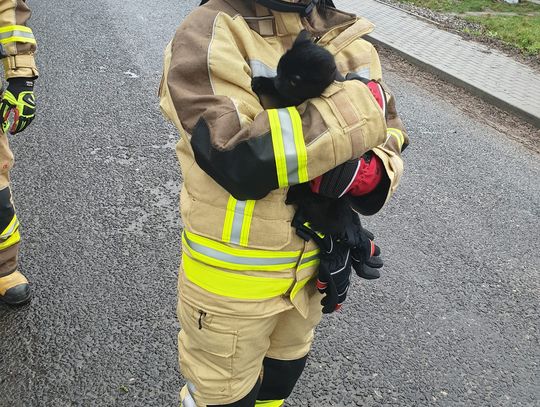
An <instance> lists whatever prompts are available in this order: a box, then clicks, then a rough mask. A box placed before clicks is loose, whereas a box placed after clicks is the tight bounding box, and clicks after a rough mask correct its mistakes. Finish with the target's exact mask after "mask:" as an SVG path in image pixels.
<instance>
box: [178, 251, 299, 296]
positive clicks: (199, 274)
mask: <svg viewBox="0 0 540 407" xmlns="http://www.w3.org/2000/svg"><path fill="white" fill-rule="evenodd" d="M182 268H183V270H184V273H185V275H186V277H187V279H188V280H189V281H191V282H192V283H193V284H195V285H197V286H199V287H201V288H203V289H204V290H206V291H209V292H211V293H213V294H217V295H221V296H224V297H231V298H238V299H245V300H263V299H267V298H273V297H278V296H280V295H282V294H285V293H286V292H287V290H288V289H289V287H290V286H291V284H292V283H293V281H294V280H293V279H292V278H270V277H254V276H246V275H242V274H235V273H231V272H227V271H221V270H218V269H216V268H214V267H212V266H209V265H206V264H202V263H199V262H198V261H196V260H194V259H192V258H191V257H189V256H187V255H186V254H185V253H182Z"/></svg>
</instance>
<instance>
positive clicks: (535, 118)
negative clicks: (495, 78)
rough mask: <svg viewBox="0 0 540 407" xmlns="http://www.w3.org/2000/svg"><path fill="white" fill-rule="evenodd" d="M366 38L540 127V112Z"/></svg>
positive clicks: (383, 43) (381, 42) (395, 48)
mask: <svg viewBox="0 0 540 407" xmlns="http://www.w3.org/2000/svg"><path fill="white" fill-rule="evenodd" d="M364 38H365V39H366V40H368V41H369V42H371V43H373V44H377V45H381V46H384V47H386V48H389V49H391V50H392V51H394V52H395V53H396V54H398V55H399V56H401V57H403V58H404V59H406V60H407V61H409V62H411V63H412V64H414V65H417V66H418V67H420V68H421V69H423V70H426V71H428V72H431V73H433V74H435V75H436V76H438V77H439V78H441V79H443V80H445V81H446V82H449V83H451V84H453V85H456V86H459V87H461V88H464V89H466V90H467V91H469V92H471V93H472V94H473V95H475V96H478V97H480V98H482V99H483V100H485V101H487V102H489V103H491V104H492V105H495V106H497V107H499V108H501V109H503V110H505V111H507V112H510V113H513V114H515V115H517V116H519V117H520V118H522V119H524V120H525V121H527V122H528V123H530V124H532V125H533V126H535V127H537V128H539V129H540V112H538V115H535V114H532V113H530V112H528V111H526V110H523V109H521V108H520V107H518V106H515V105H513V104H511V103H509V102H507V101H505V100H504V99H501V98H500V97H497V96H495V95H492V94H491V93H489V92H486V91H484V90H482V89H480V88H479V87H477V86H475V85H474V84H472V83H469V82H465V81H463V80H461V79H459V78H457V77H455V76H454V75H452V74H450V73H448V72H446V71H445V70H444V69H441V68H438V67H436V66H434V65H432V64H429V63H427V62H425V61H422V60H421V59H419V58H416V57H415V56H414V55H411V54H409V53H407V52H404V51H402V50H400V49H399V48H397V47H395V46H393V45H391V44H388V43H387V42H384V41H381V40H378V39H375V38H373V37H372V36H371V35H366V36H365V37H364Z"/></svg>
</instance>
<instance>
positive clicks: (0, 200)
mask: <svg viewBox="0 0 540 407" xmlns="http://www.w3.org/2000/svg"><path fill="white" fill-rule="evenodd" d="M12 167H13V153H12V152H11V149H10V148H9V142H8V138H7V135H5V134H4V133H3V132H1V131H0V279H1V278H2V277H6V276H9V275H11V274H13V273H15V272H16V271H17V258H18V253H19V242H20V240H21V237H20V234H19V221H18V219H17V215H16V214H15V207H14V205H13V198H12V195H11V189H10V186H9V172H10V170H11V168H12ZM1 282H2V280H0V289H1V286H2V284H1ZM2 294H3V293H1V292H0V295H2Z"/></svg>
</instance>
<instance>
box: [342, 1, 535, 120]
mask: <svg viewBox="0 0 540 407" xmlns="http://www.w3.org/2000/svg"><path fill="white" fill-rule="evenodd" d="M336 6H337V7H339V8H340V9H342V10H347V11H351V12H354V13H356V14H358V15H361V16H364V17H366V18H367V19H369V20H370V21H372V22H373V23H375V25H376V26H377V28H376V29H375V31H374V32H373V33H372V34H370V35H369V39H371V40H372V41H373V42H376V43H381V44H383V45H386V46H388V47H390V48H392V49H394V50H395V51H396V52H397V53H399V54H401V55H402V56H404V57H405V58H406V59H408V60H410V61H411V62H414V63H416V64H418V65H420V66H422V67H423V68H425V69H428V70H430V71H433V72H435V73H436V74H438V75H439V76H442V77H443V78H445V79H447V80H449V81H450V82H452V83H454V84H456V85H459V86H462V87H465V88H467V89H468V90H470V91H472V92H473V93H474V94H477V95H478V96H481V97H483V98H484V99H486V100H488V101H490V102H492V103H494V104H496V105H497V106H500V107H501V108H504V109H506V110H510V111H512V112H514V113H516V114H518V115H520V116H521V117H523V118H524V119H526V120H527V121H529V122H531V123H532V124H534V125H535V126H536V127H538V128H540V74H538V73H537V72H535V71H534V70H533V69H531V68H530V67H528V66H526V65H524V64H522V63H520V62H517V61H515V60H513V59H512V58H510V57H508V56H506V55H504V54H503V53H501V52H499V51H498V50H495V49H493V48H489V47H486V46H485V45H483V44H480V43H476V42H473V41H467V40H465V39H463V38H462V37H460V36H459V35H457V34H454V33H451V32H448V31H445V30H442V29H439V28H438V27H437V26H436V25H434V24H432V23H430V22H428V21H426V20H424V19H422V18H420V17H416V16H414V15H411V14H409V13H406V12H405V11H402V10H400V9H397V8H395V7H392V6H389V5H386V4H382V3H379V2H377V1H375V0H361V1H359V0H336Z"/></svg>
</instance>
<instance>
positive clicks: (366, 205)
mask: <svg viewBox="0 0 540 407" xmlns="http://www.w3.org/2000/svg"><path fill="white" fill-rule="evenodd" d="M203 3H204V4H203V5H201V6H200V7H198V8H196V9H195V10H194V11H193V12H192V13H191V14H190V15H189V16H188V17H187V18H186V19H185V21H184V22H183V23H182V24H181V25H180V27H179V28H178V30H177V32H176V35H175V36H174V38H173V40H172V41H171V43H170V44H169V45H168V46H167V48H166V50H165V61H164V75H163V79H162V84H161V87H160V104H161V108H162V111H163V113H164V114H165V116H166V117H167V118H168V119H169V120H171V121H172V122H173V123H174V125H175V126H176V127H177V129H178V131H179V133H180V139H179V141H178V144H177V147H176V151H177V156H178V159H179V162H180V167H181V171H182V175H183V187H182V189H181V195H180V201H181V205H180V210H181V215H182V219H183V222H184V225H185V227H184V231H183V233H182V263H181V266H180V270H179V282H178V288H179V298H178V317H179V321H180V324H181V331H180V333H179V362H180V369H181V372H182V375H183V376H184V378H185V379H186V385H185V386H184V387H183V388H182V390H181V392H180V399H181V405H182V406H184V407H206V406H236V407H252V406H266V407H278V406H282V405H283V403H284V401H285V399H286V398H287V397H288V396H289V394H290V393H291V391H292V389H293V387H294V385H295V383H296V381H297V380H298V378H299V377H300V375H301V373H302V371H303V369H304V366H305V363H306V359H307V355H308V353H309V350H310V347H311V344H312V341H313V332H314V327H315V326H316V325H317V324H318V322H319V321H320V319H321V316H322V312H321V311H322V310H321V308H322V307H321V301H324V300H325V298H327V296H325V295H324V294H323V295H321V294H320V293H319V292H318V290H317V286H316V280H317V276H318V270H319V267H318V266H319V264H320V261H321V258H322V257H324V256H322V254H321V255H319V248H318V246H317V243H316V241H315V239H309V238H308V239H306V240H304V239H302V238H301V237H300V236H298V235H297V234H296V233H295V230H294V228H293V227H292V223H293V219H294V216H295V208H294V206H292V205H287V204H286V202H285V201H286V196H287V189H288V187H289V186H291V185H295V184H298V183H304V182H307V181H309V180H313V179H315V178H317V177H319V176H321V175H323V174H325V173H327V172H328V171H330V170H332V169H334V168H335V167H337V166H339V165H341V164H342V163H345V162H347V161H348V160H351V159H358V158H360V157H361V156H362V155H363V154H365V153H366V152H368V151H371V154H373V155H374V156H376V157H377V158H378V160H379V161H380V163H381V166H382V167H381V168H382V169H383V172H384V174H383V175H382V180H381V181H380V183H379V184H378V186H377V187H376V188H374V189H373V190H372V191H371V192H370V193H369V194H367V195H365V196H363V197H360V199H359V200H358V201H357V204H358V208H356V209H357V210H359V211H360V212H365V213H366V214H373V213H375V212H377V211H378V210H379V209H380V208H381V207H382V206H383V205H384V203H385V202H386V201H387V200H388V198H389V197H390V196H391V195H392V193H393V192H394V191H395V189H396V187H397V186H398V183H399V180H400V177H401V175H402V172H403V163H402V160H401V149H402V147H403V144H404V143H407V135H406V133H405V130H404V129H403V126H402V124H401V121H400V120H399V117H398V116H397V113H396V111H395V103H394V99H393V97H392V95H391V94H390V93H387V94H386V97H387V99H388V104H387V105H388V107H387V109H388V115H387V118H385V115H384V114H383V111H382V109H381V107H380V105H379V104H378V103H377V101H376V99H375V98H374V97H373V95H372V93H371V92H370V89H369V87H368V86H366V84H365V83H363V82H362V81H359V80H347V81H345V82H341V83H338V82H335V83H333V84H332V85H330V87H329V88H328V89H326V90H325V92H324V93H323V95H322V96H321V97H319V98H314V99H310V100H308V101H307V102H305V103H303V104H301V105H300V106H293V107H289V108H283V109H272V108H269V107H266V106H265V102H264V101H261V100H259V98H258V97H257V95H256V94H255V93H254V92H253V91H252V89H251V81H252V78H253V77H256V76H266V77H273V76H275V75H276V67H277V63H278V60H279V59H280V57H281V56H282V54H283V53H284V52H285V51H286V50H287V49H288V48H290V46H291V45H292V44H293V41H294V40H295V38H296V37H297V36H298V34H299V32H300V31H301V30H302V29H307V30H308V31H309V32H310V33H311V34H312V36H313V37H314V38H316V40H317V41H318V44H320V45H322V46H324V47H326V48H327V49H328V50H329V51H330V52H331V53H332V54H333V55H334V56H335V58H336V62H337V66H338V68H339V69H340V70H341V71H342V72H341V73H342V74H344V75H345V74H356V75H359V76H361V77H364V78H369V79H372V80H380V79H381V76H382V74H381V66H380V63H379V58H378V56H377V53H376V51H375V49H374V48H373V46H372V45H371V44H369V43H368V42H366V41H365V40H363V39H362V36H363V35H365V34H367V33H369V32H370V31H372V29H373V25H372V24H371V23H370V22H369V21H367V20H365V19H363V18H358V17H356V16H354V15H351V14H348V13H345V12H342V11H338V10H336V9H335V8H334V7H333V6H332V4H331V2H329V1H326V2H322V1H321V2H319V1H316V0H313V1H307V0H297V1H292V0H289V1H285V0H252V1H249V0H209V1H203ZM330 278H333V277H332V276H330ZM347 278H350V273H349V276H348V277H347ZM331 283H332V284H334V283H335V282H331ZM334 285H335V284H334ZM332 310H333V309H332ZM330 311H331V310H330Z"/></svg>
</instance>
